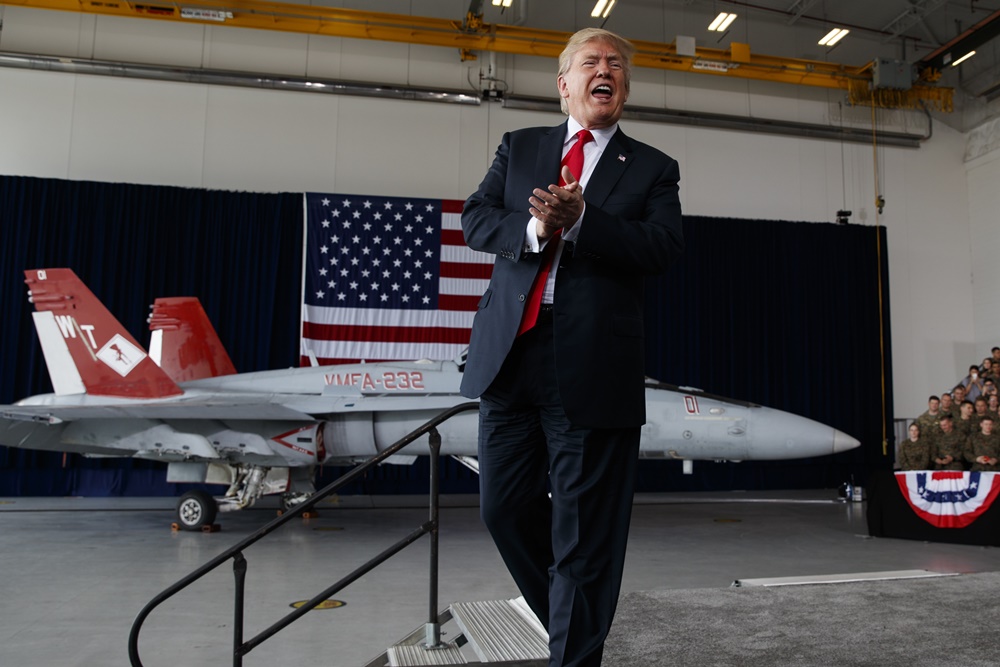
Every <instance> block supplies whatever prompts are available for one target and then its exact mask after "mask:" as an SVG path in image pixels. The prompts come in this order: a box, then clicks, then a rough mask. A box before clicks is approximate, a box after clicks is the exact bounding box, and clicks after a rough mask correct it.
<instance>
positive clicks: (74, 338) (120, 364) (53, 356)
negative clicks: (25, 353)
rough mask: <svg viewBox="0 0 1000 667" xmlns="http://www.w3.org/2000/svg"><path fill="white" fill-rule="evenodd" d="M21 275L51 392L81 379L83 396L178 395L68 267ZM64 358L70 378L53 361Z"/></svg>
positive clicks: (79, 383)
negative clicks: (49, 379) (32, 313)
mask: <svg viewBox="0 0 1000 667" xmlns="http://www.w3.org/2000/svg"><path fill="white" fill-rule="evenodd" d="M24 277H25V280H24V282H25V283H27V284H28V300H29V301H30V302H31V303H33V304H34V305H35V310H36V311H37V312H36V314H35V328H36V329H37V331H38V337H39V340H40V341H41V343H42V350H43V351H44V352H45V359H46V362H47V364H48V366H49V374H50V375H51V376H52V385H53V387H55V389H56V392H57V393H67V392H68V391H72V390H73V389H72V388H75V387H79V386H80V385H81V382H82V387H83V388H84V389H85V390H86V392H87V393H88V394H94V395H98V396H121V397H125V398H160V397H164V396H176V395H178V394H182V393H183V392H182V391H181V389H180V387H178V386H177V385H176V384H175V383H174V382H173V381H172V380H171V379H170V378H169V377H167V375H166V373H164V372H163V371H162V370H160V368H159V367H158V366H157V365H156V364H155V363H153V360H152V359H150V358H149V356H148V355H147V354H146V351H145V350H143V349H142V346H141V345H139V343H137V342H136V340H135V339H134V338H132V336H131V335H130V334H129V333H128V331H126V330H125V327H123V326H122V325H121V323H120V322H118V320H117V319H115V317H114V315H112V314H111V313H109V312H108V309H107V308H105V307H104V304H102V303H101V302H100V301H99V300H98V299H97V297H95V296H94V294H93V293H92V292H91V291H90V290H89V289H87V286H86V285H84V284H83V282H82V281H81V280H80V279H79V278H78V277H77V276H76V274H75V273H73V272H72V271H71V270H70V269H37V270H30V271H25V272H24ZM67 359H69V360H71V361H72V365H73V366H74V367H75V370H76V373H77V374H78V376H77V377H70V376H71V374H72V370H73V369H72V368H67V367H66V365H65V364H61V363H53V362H54V361H65V360H67ZM67 388H69V389H67ZM61 389H62V391H61ZM77 391H78V389H77Z"/></svg>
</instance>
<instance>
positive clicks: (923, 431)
mask: <svg viewBox="0 0 1000 667" xmlns="http://www.w3.org/2000/svg"><path fill="white" fill-rule="evenodd" d="M942 414H943V413H942V412H941V411H938V413H937V414H936V415H932V414H931V411H930V410H928V411H927V412H925V413H924V414H922V415H920V416H919V417H917V418H916V420H914V423H916V425H917V426H919V427H920V435H921V437H923V436H925V435H930V434H931V433H937V431H938V424H939V423H940V422H941V415H942Z"/></svg>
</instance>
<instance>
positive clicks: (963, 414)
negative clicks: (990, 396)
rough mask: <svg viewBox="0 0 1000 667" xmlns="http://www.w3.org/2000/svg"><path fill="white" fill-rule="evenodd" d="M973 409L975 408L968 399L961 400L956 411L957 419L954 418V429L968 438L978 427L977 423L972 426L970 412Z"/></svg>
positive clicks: (973, 410)
mask: <svg viewBox="0 0 1000 667" xmlns="http://www.w3.org/2000/svg"><path fill="white" fill-rule="evenodd" d="M975 411H976V408H975V407H974V406H973V405H972V403H971V402H970V401H962V404H961V406H960V407H959V411H958V419H956V420H955V430H957V431H958V432H959V433H961V434H962V437H963V438H968V437H969V436H970V435H972V434H973V433H975V432H976V431H977V430H978V428H979V426H978V425H976V427H975V428H973V422H972V413H973V412H975Z"/></svg>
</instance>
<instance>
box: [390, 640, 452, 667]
mask: <svg viewBox="0 0 1000 667" xmlns="http://www.w3.org/2000/svg"><path fill="white" fill-rule="evenodd" d="M386 656H387V657H388V658H389V667H417V666H418V665H420V666H422V665H467V664H469V663H468V661H467V660H466V659H465V656H463V655H462V652H461V651H460V650H459V649H458V647H457V646H445V647H443V648H435V649H427V648H424V647H423V646H422V645H409V646H405V645H403V646H390V647H389V650H388V651H386Z"/></svg>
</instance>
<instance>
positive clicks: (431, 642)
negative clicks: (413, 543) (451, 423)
mask: <svg viewBox="0 0 1000 667" xmlns="http://www.w3.org/2000/svg"><path fill="white" fill-rule="evenodd" d="M429 444H430V450H431V461H430V466H431V492H430V495H431V503H430V504H431V507H430V512H431V516H430V524H431V572H430V596H429V597H430V610H429V616H428V621H427V625H426V626H425V627H424V637H425V640H426V646H427V648H437V647H439V646H441V623H440V622H439V619H438V509H439V507H438V496H439V493H440V480H439V477H440V465H439V463H438V461H439V459H440V454H441V434H440V433H438V430H437V428H436V427H435V428H433V429H431V432H430V443H429Z"/></svg>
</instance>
